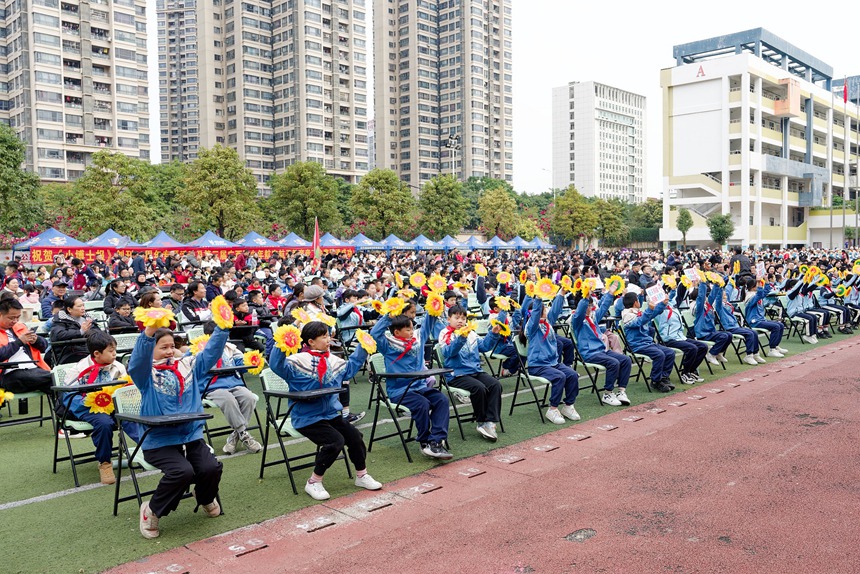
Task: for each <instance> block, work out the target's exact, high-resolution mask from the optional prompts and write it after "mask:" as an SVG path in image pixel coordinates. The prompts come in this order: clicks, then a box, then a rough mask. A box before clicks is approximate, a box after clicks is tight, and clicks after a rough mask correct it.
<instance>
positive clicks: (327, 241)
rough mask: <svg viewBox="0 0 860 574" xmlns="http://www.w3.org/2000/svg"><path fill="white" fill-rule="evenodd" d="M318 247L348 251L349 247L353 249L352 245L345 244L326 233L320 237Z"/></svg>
mask: <svg viewBox="0 0 860 574" xmlns="http://www.w3.org/2000/svg"><path fill="white" fill-rule="evenodd" d="M320 247H334V248H337V249H340V248H344V249H349V248H350V247H355V246H354V245H352V244H350V243H347V242H346V241H343V240H341V239H338V238H337V237H335V236H334V235H332V234H331V233H326V234H325V235H323V236H322V237H320Z"/></svg>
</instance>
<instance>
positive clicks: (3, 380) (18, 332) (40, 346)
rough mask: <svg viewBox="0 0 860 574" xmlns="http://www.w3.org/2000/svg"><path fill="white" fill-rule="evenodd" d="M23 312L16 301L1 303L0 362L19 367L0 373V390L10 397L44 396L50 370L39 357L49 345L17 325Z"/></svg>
mask: <svg viewBox="0 0 860 574" xmlns="http://www.w3.org/2000/svg"><path fill="white" fill-rule="evenodd" d="M22 309H23V307H22V306H21V303H19V302H18V300H17V299H13V298H6V297H4V298H2V299H0V362H2V363H20V364H19V365H16V366H12V367H7V368H5V369H3V370H2V371H0V387H2V388H4V389H5V390H7V391H11V392H13V393H28V392H32V391H42V392H46V393H47V392H49V391H50V388H51V368H50V367H48V365H47V363H45V361H44V359H43V358H42V353H44V352H45V351H46V350H47V349H48V342H47V341H46V340H45V338H44V337H40V336H39V335H37V334H35V333H34V332H33V331H31V330H30V328H29V327H27V326H26V325H25V324H24V323H19V321H20V319H21V310H22ZM30 361H34V362H30Z"/></svg>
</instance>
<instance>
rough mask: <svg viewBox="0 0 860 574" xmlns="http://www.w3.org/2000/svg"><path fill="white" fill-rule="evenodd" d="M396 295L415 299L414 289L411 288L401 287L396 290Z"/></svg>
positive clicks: (405, 298)
mask: <svg viewBox="0 0 860 574" xmlns="http://www.w3.org/2000/svg"><path fill="white" fill-rule="evenodd" d="M397 296H398V297H400V298H401V299H403V300H407V299H415V291H413V290H412V289H401V290H400V291H398V292H397Z"/></svg>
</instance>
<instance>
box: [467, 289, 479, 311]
mask: <svg viewBox="0 0 860 574" xmlns="http://www.w3.org/2000/svg"><path fill="white" fill-rule="evenodd" d="M466 304H467V305H468V307H469V308H468V310H469V311H471V310H473V309H476V310H480V308H481V304H480V303H478V296H477V295H476V294H475V293H469V294H468V295H467V296H466Z"/></svg>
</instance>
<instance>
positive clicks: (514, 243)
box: [508, 235, 532, 250]
mask: <svg viewBox="0 0 860 574" xmlns="http://www.w3.org/2000/svg"><path fill="white" fill-rule="evenodd" d="M508 243H509V244H510V246H511V247H512V248H516V249H517V250H519V249H529V248H531V247H532V246H531V245H530V244H529V242H528V241H526V240H525V239H523V238H522V237H520V236H519V235H517V236H516V237H514V238H513V239H511V240H510V241H509V242H508Z"/></svg>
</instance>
